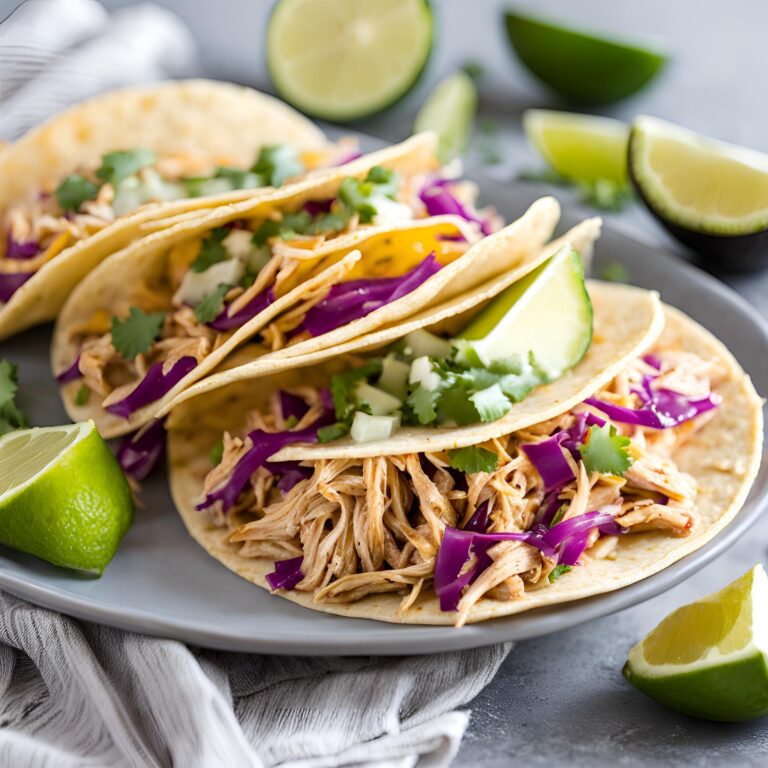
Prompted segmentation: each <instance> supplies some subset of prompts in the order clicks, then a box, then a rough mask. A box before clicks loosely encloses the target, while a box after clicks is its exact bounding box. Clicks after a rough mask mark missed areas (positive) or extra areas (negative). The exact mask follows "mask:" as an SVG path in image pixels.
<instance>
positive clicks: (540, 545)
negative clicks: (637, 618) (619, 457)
mask: <svg viewBox="0 0 768 768" xmlns="http://www.w3.org/2000/svg"><path fill="white" fill-rule="evenodd" d="M606 509H607V508H606ZM594 529H598V530H599V531H600V532H601V533H604V534H607V535H620V534H622V533H623V529H622V528H621V527H620V526H619V525H618V524H617V523H616V521H615V520H614V516H613V514H611V513H610V512H607V511H600V510H597V511H594V512H587V513H585V514H583V515H578V516H577V517H572V518H571V519H569V520H564V521H563V522H561V523H558V524H557V525H555V526H553V527H552V528H547V527H546V526H543V525H537V526H534V528H533V529H532V530H530V531H525V532H524V533H477V532H475V531H470V530H467V529H464V530H460V529H458V528H446V529H445V532H444V534H443V540H442V542H441V543H440V548H439V549H438V551H437V561H436V562H435V576H434V585H435V592H436V593H437V596H438V599H439V600H440V610H442V611H455V610H456V609H457V607H458V604H459V601H460V600H461V595H462V592H463V591H464V588H465V587H467V586H469V585H470V584H472V582H474V581H475V579H477V578H478V577H479V576H480V574H481V573H483V571H485V570H486V568H488V567H489V566H490V565H491V563H492V562H493V561H492V559H491V557H490V555H489V554H488V550H489V549H490V548H491V547H492V546H494V544H498V543H499V542H501V541H521V542H524V543H526V544H530V545H531V546H534V547H536V548H537V549H539V550H541V552H542V554H544V555H545V557H548V558H550V559H552V560H555V561H557V562H558V563H560V564H562V565H576V563H577V562H578V560H579V557H581V555H582V553H583V552H584V549H585V548H586V545H587V540H588V537H589V534H590V533H591V532H592V531H593V530H594ZM471 557H473V560H471V561H470V558H471ZM468 562H469V566H467V563H468Z"/></svg>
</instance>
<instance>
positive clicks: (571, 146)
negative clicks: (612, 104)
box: [523, 109, 629, 186]
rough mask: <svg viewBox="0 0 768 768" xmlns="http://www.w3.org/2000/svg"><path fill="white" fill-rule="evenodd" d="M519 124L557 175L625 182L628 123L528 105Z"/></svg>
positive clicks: (568, 177) (618, 182)
mask: <svg viewBox="0 0 768 768" xmlns="http://www.w3.org/2000/svg"><path fill="white" fill-rule="evenodd" d="M523 128H525V133H526V135H527V136H528V139H529V141H530V142H531V144H533V146H534V147H535V148H536V149H537V150H538V151H539V152H540V154H541V156H542V157H543V158H544V159H545V160H546V161H547V162H548V163H549V165H550V166H552V168H553V169H554V170H555V171H557V172H558V173H559V174H560V175H561V176H565V178H567V179H570V180H571V181H575V182H583V183H587V184H588V183H592V182H597V181H601V180H603V179H605V180H607V181H611V182H613V183H614V184H616V185H617V186H625V185H626V184H627V142H628V140H629V126H628V125H627V124H626V123H622V122H621V121H620V120H613V119H612V118H610V117H595V116H593V115H578V114H575V113H573V112H557V111H554V110H550V109H528V110H526V111H525V112H524V113H523Z"/></svg>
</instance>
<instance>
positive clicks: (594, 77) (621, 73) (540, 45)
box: [505, 11, 667, 105]
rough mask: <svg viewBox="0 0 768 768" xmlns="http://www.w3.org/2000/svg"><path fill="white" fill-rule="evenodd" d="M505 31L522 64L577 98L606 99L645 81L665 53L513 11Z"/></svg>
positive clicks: (588, 100) (598, 101)
mask: <svg viewBox="0 0 768 768" xmlns="http://www.w3.org/2000/svg"><path fill="white" fill-rule="evenodd" d="M505 20H506V29H507V37H508V39H509V43H510V45H511V46H512V48H513V49H514V50H515V52H516V53H517V55H518V56H519V57H520V60H521V61H522V62H523V64H525V66H526V67H527V68H528V69H529V70H530V71H531V72H532V73H533V74H534V75H536V76H537V77H538V78H539V79H540V80H541V81H542V82H544V83H545V84H546V85H548V86H549V87H550V88H552V89H553V90H554V91H556V92H557V93H559V94H560V95H561V96H563V97H564V98H566V99H568V100H569V101H572V102H575V103H577V104H589V105H598V104H610V103H611V102H614V101H618V100H619V99H623V98H625V97H627V96H629V95H631V94H633V93H635V92H636V91H638V90H640V89H641V88H642V87H643V86H645V85H647V84H648V83H649V82H650V81H651V80H652V79H653V78H654V77H655V76H656V75H657V74H658V73H659V71H660V70H661V69H662V67H663V66H664V64H665V62H666V60H667V57H666V56H665V55H664V54H663V53H661V52H659V51H654V50H650V49H648V48H645V47H640V46H637V45H634V44H632V43H625V42H622V41H619V40H611V39H608V38H605V37H600V36H598V35H594V34H590V33H587V32H581V31H578V30H575V29H569V28H567V27H564V26H562V25H559V24H553V23H551V22H548V21H544V20H543V19H539V18H534V17H531V16H527V15H524V14H520V13H517V12H514V11H508V12H507V13H506V15H505Z"/></svg>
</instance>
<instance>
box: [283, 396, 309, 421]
mask: <svg viewBox="0 0 768 768" xmlns="http://www.w3.org/2000/svg"><path fill="white" fill-rule="evenodd" d="M279 398H280V413H281V415H282V417H283V419H284V420H285V419H290V418H291V416H293V417H294V418H296V419H299V420H301V419H302V418H303V417H304V414H305V413H306V412H307V411H308V410H309V406H308V405H307V404H306V403H305V402H304V399H303V398H301V397H299V396H298V395H292V394H291V393H290V392H286V391H285V390H283V389H281V390H280V393H279Z"/></svg>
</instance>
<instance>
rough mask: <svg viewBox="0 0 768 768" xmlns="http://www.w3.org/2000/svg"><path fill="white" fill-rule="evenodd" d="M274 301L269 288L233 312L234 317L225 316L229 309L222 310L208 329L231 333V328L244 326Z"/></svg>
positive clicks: (273, 295)
mask: <svg viewBox="0 0 768 768" xmlns="http://www.w3.org/2000/svg"><path fill="white" fill-rule="evenodd" d="M274 300H275V294H274V291H273V290H272V289H271V288H269V289H268V290H266V291H262V292H261V293H258V294H256V296H254V297H253V298H252V299H251V300H250V301H249V302H248V303H247V304H246V305H245V306H244V307H243V308H242V309H240V310H238V311H237V312H235V314H234V315H229V314H227V313H228V311H229V309H228V307H226V306H225V307H224V309H222V310H221V312H219V314H218V315H217V316H216V317H215V318H214V319H213V320H211V322H210V323H208V327H209V328H213V330H214V331H231V330H232V329H233V328H239V327H240V326H241V325H245V324H246V323H247V322H248V321H249V320H251V319H252V318H254V317H256V315H258V314H259V313H261V312H263V311H264V310H265V309H266V308H267V307H268V306H269V305H270V304H271V303H272V302H273V301H274Z"/></svg>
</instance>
